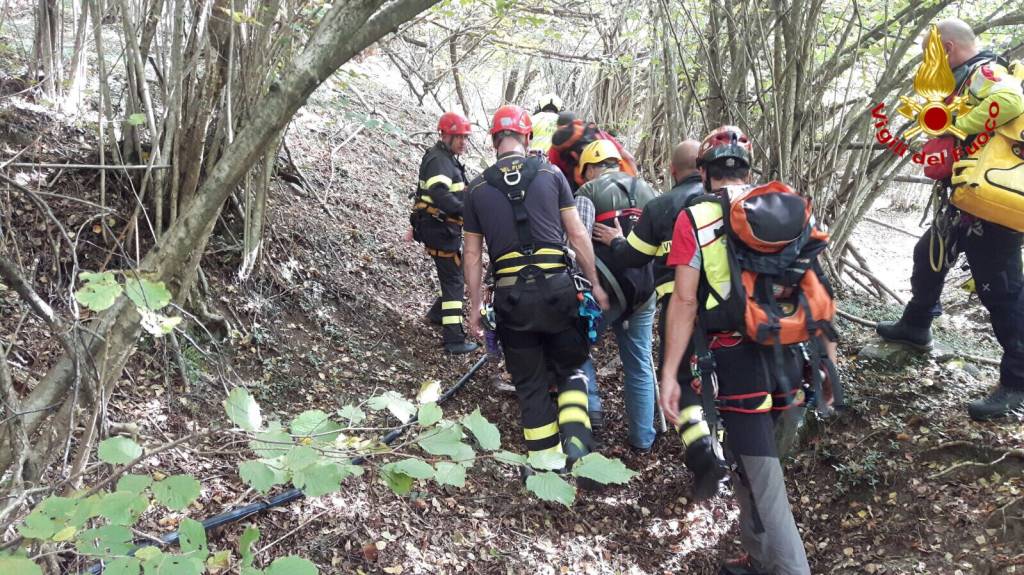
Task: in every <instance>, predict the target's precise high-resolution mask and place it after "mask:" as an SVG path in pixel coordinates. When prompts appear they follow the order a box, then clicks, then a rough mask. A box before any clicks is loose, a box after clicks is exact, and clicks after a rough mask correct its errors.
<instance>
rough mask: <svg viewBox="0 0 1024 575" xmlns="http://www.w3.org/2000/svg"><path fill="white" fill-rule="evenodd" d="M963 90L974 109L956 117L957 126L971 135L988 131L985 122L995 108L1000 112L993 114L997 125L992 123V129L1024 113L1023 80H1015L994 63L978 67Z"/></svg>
mask: <svg viewBox="0 0 1024 575" xmlns="http://www.w3.org/2000/svg"><path fill="white" fill-rule="evenodd" d="M964 88H965V89H966V91H967V93H968V94H969V96H968V104H970V105H971V106H972V107H973V109H972V110H971V111H970V112H969V113H967V114H965V115H963V116H961V117H959V118H957V120H956V127H957V128H960V129H961V130H963V131H964V132H967V133H968V134H980V133H981V132H985V131H988V130H989V128H986V126H985V123H986V122H988V121H989V118H990V115H991V112H992V111H994V110H996V109H998V112H997V113H996V114H994V115H991V117H992V118H993V119H994V124H995V125H994V126H993V125H992V123H989V126H990V127H999V126H1002V125H1003V124H1006V123H1007V122H1009V121H1011V120H1013V119H1014V118H1016V117H1017V116H1020V115H1021V113H1024V91H1022V89H1021V81H1020V78H1016V77H1014V76H1013V75H1012V74H1010V72H1009V71H1007V69H1006V68H1005V67H1004V66H1002V65H1000V64H998V63H997V62H995V61H990V62H987V63H985V64H982V65H980V66H978V67H977V68H976V69H975V70H974V71H973V72H972V73H971V76H970V77H969V78H967V81H966V84H965V86H964ZM995 107H998V108H995Z"/></svg>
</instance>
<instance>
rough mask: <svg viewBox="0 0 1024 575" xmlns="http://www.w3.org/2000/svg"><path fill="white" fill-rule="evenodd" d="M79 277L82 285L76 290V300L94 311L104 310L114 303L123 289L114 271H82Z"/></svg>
mask: <svg viewBox="0 0 1024 575" xmlns="http://www.w3.org/2000/svg"><path fill="white" fill-rule="evenodd" d="M78 279H79V281H81V282H82V287H81V288H79V289H78V291H76V292H75V300H77V301H78V303H80V304H82V305H84V306H85V307H86V308H88V309H91V310H92V311H103V310H105V309H107V308H109V307H110V306H112V305H114V302H115V301H116V300H117V296H119V295H121V292H122V291H123V289H122V288H121V284H119V283H117V278H115V277H114V273H113V272H100V273H92V272H82V273H80V274H78Z"/></svg>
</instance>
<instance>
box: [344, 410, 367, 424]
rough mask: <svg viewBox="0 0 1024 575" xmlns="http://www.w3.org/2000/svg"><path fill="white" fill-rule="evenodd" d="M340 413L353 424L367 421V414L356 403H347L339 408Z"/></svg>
mask: <svg viewBox="0 0 1024 575" xmlns="http://www.w3.org/2000/svg"><path fill="white" fill-rule="evenodd" d="M338 415H339V416H340V417H344V418H345V419H347V420H348V422H349V423H350V424H351V425H353V426H355V425H359V424H360V423H362V422H364V421H366V414H365V413H363V410H362V409H359V408H358V407H356V406H354V405H346V406H345V407H342V408H341V409H339V410H338Z"/></svg>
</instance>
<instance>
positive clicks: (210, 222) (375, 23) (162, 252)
mask: <svg viewBox="0 0 1024 575" xmlns="http://www.w3.org/2000/svg"><path fill="white" fill-rule="evenodd" d="M436 1H437V0H397V1H395V2H390V3H388V4H386V5H383V7H382V5H381V3H380V2H372V1H369V0H356V1H353V2H347V3H336V4H334V5H333V6H332V7H331V8H330V10H329V11H328V12H327V13H326V14H325V15H324V17H323V19H322V20H321V22H320V24H319V26H318V27H317V29H316V31H315V32H314V33H313V35H312V37H311V38H310V40H309V42H308V43H307V44H306V46H305V48H304V49H303V51H302V52H301V53H300V54H298V55H297V56H296V57H295V58H294V59H293V61H292V62H290V63H289V65H287V66H285V67H284V68H283V72H282V77H281V79H280V81H278V82H275V83H274V84H272V85H271V88H270V91H269V92H268V93H267V94H266V95H265V96H264V97H263V98H262V99H261V100H260V102H259V103H258V104H257V105H256V106H254V109H253V112H252V117H251V123H250V124H249V125H248V126H246V127H245V128H244V129H243V130H241V131H240V132H239V134H238V137H237V138H236V139H235V142H234V144H233V145H232V146H230V147H229V148H227V149H226V150H225V151H224V155H223V156H222V157H221V158H220V160H219V161H218V162H217V163H216V165H215V166H214V168H213V170H212V171H211V173H210V174H209V176H208V177H207V178H206V180H205V181H204V182H203V184H202V186H201V187H200V189H199V191H198V193H197V194H196V195H195V198H194V199H193V201H192V202H190V203H189V205H188V206H187V208H186V209H185V210H184V211H183V212H182V213H181V214H180V217H179V218H178V220H177V221H175V222H174V224H173V225H172V226H171V227H170V228H168V230H167V233H166V235H165V236H164V240H163V242H162V243H161V244H160V245H158V246H157V247H155V248H153V249H152V250H150V251H149V253H147V254H146V257H145V258H144V259H143V260H142V262H141V263H140V264H139V269H140V270H141V271H143V272H144V273H147V274H150V277H151V278H152V279H153V280H154V281H163V282H165V283H166V284H167V287H168V288H169V289H170V290H171V293H172V294H174V296H175V298H176V300H177V301H180V300H181V299H182V298H184V297H186V296H187V294H188V288H189V286H190V285H191V283H192V281H193V279H194V277H195V272H196V266H197V264H198V261H199V258H200V257H201V255H202V253H203V250H204V249H205V247H206V243H207V241H208V239H209V235H210V232H211V231H212V230H213V226H214V223H215V222H216V220H217V215H218V214H219V213H220V208H221V205H222V204H223V203H224V200H226V199H227V197H228V195H229V194H231V192H232V191H233V190H234V189H235V187H236V186H237V185H238V183H239V182H240V181H241V180H242V178H243V177H244V176H245V174H246V173H248V171H249V170H250V168H251V167H252V166H253V164H255V162H257V161H258V160H259V159H260V158H261V157H262V156H263V155H264V154H265V153H266V149H267V145H268V144H269V143H270V142H271V141H272V140H273V138H274V137H276V136H277V135H278V134H280V133H281V132H282V131H283V130H284V128H285V126H286V125H287V124H288V122H289V121H290V120H291V118H292V116H294V114H295V112H296V111H297V110H298V109H299V107H301V106H302V105H303V103H304V102H305V101H306V98H308V97H309V95H310V93H312V92H313V90H314V89H315V88H316V87H317V86H319V85H320V84H321V83H322V82H323V81H324V80H326V79H327V78H329V77H330V76H331V74H333V73H334V71H335V70H337V69H338V68H339V67H340V66H341V65H342V64H343V63H345V62H346V61H348V60H349V59H350V58H351V57H352V56H354V55H355V54H357V53H358V52H360V51H362V50H363V49H365V48H366V47H367V46H369V45H370V44H372V43H373V42H375V41H377V40H378V39H379V38H380V37H382V36H383V35H384V34H386V33H388V32H390V31H392V30H394V29H395V28H396V27H397V26H398V25H399V24H401V23H402V22H405V21H406V20H408V19H409V18H411V17H412V16H414V15H415V14H417V13H419V12H421V11H422V10H424V9H426V8H428V7H430V6H431V5H433V4H434V3H436ZM139 321H140V317H139V314H138V312H137V311H136V309H135V306H134V304H132V303H131V301H130V300H129V299H128V298H126V297H123V296H122V297H120V298H119V299H118V301H117V302H116V303H115V304H114V305H113V306H112V307H111V308H110V309H108V310H107V311H105V312H103V313H102V314H100V316H99V317H98V318H97V320H96V321H95V323H94V325H93V326H92V328H93V330H92V331H93V332H94V333H95V334H97V335H98V336H99V337H97V336H93V337H91V338H90V339H89V341H88V342H87V350H88V353H89V355H90V356H91V357H92V360H93V361H94V362H95V364H96V365H100V366H103V373H104V375H105V376H106V377H110V375H111V374H120V373H121V370H122V369H123V368H124V365H125V362H126V361H127V359H128V357H129V356H130V355H131V353H132V350H133V348H134V345H135V342H136V340H137V339H138V337H139V334H140V331H141V329H140V326H139ZM72 372H73V360H72V358H71V357H70V356H68V355H64V356H62V357H61V358H60V359H59V360H58V362H57V363H56V365H54V366H53V367H52V368H51V369H50V371H49V372H48V373H47V375H46V377H45V378H44V379H43V380H42V381H41V382H40V383H39V384H38V385H37V386H36V388H35V389H34V390H33V391H32V393H30V394H29V396H28V397H27V398H25V400H24V401H23V402H22V409H23V410H24V411H27V412H28V413H27V414H26V415H25V416H24V419H23V425H24V427H25V430H26V432H27V433H29V434H32V433H34V432H35V431H37V430H38V429H39V427H40V425H41V424H42V423H43V422H44V421H45V420H46V419H47V417H48V415H49V411H48V409H49V406H52V405H55V404H60V403H62V402H63V398H64V397H65V396H66V395H67V393H68V391H69V390H70V388H71V383H72V381H73V379H74V378H73V373H72ZM12 455H13V451H12V449H11V443H10V438H8V437H4V440H3V444H2V445H0V470H6V469H7V468H8V466H9V465H10V463H11V459H12Z"/></svg>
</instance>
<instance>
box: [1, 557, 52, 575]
mask: <svg viewBox="0 0 1024 575" xmlns="http://www.w3.org/2000/svg"><path fill="white" fill-rule="evenodd" d="M0 573H11V574H15V573H17V575H43V570H42V569H40V568H39V566H38V565H36V564H35V563H34V562H33V561H32V560H31V559H29V558H28V557H17V556H15V555H0Z"/></svg>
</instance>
